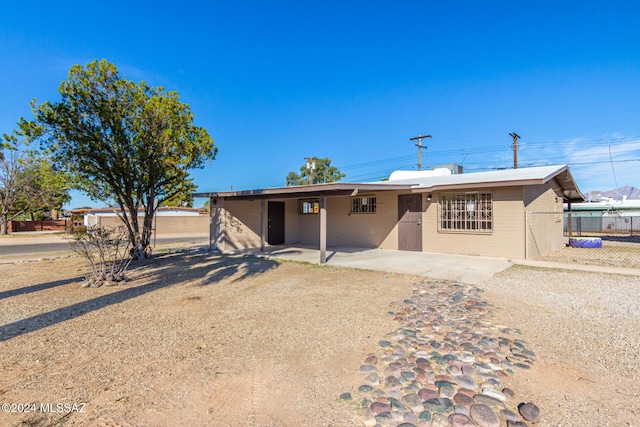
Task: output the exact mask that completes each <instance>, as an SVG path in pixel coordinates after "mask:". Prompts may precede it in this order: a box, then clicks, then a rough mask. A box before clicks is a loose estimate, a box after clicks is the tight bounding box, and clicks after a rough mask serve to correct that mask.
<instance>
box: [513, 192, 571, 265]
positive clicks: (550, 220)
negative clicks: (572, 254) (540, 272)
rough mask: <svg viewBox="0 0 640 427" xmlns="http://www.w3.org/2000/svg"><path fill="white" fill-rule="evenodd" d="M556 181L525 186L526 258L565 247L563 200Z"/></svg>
mask: <svg viewBox="0 0 640 427" xmlns="http://www.w3.org/2000/svg"><path fill="white" fill-rule="evenodd" d="M558 188H559V186H558V185H557V184H556V183H555V181H551V182H549V183H547V184H545V185H537V186H530V187H525V188H524V190H523V200H524V201H525V210H526V215H527V258H536V257H539V256H541V255H544V254H546V253H549V252H551V251H554V250H557V249H560V248H562V247H564V246H565V244H566V242H567V240H566V238H565V237H564V231H563V221H564V214H563V200H562V194H560V191H559V190H558Z"/></svg>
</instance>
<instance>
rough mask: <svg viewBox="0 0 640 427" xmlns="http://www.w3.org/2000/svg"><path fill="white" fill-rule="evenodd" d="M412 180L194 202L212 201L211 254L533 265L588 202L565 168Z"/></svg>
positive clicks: (559, 242) (221, 195)
mask: <svg viewBox="0 0 640 427" xmlns="http://www.w3.org/2000/svg"><path fill="white" fill-rule="evenodd" d="M396 175H397V174H396ZM409 175H410V176H411V177H409V178H407V177H406V174H405V176H404V177H403V176H402V174H400V177H399V178H396V177H394V175H392V176H391V177H390V180H389V181H381V182H372V183H346V182H337V183H330V184H317V185H308V186H295V187H282V188H267V189H258V190H247V191H223V192H218V193H198V194H195V195H194V196H196V197H209V198H210V203H211V230H210V241H211V247H212V249H216V250H219V251H221V252H225V253H228V252H235V251H242V250H247V249H256V248H261V249H264V248H265V247H266V246H268V245H305V246H308V245H312V246H314V247H317V248H319V249H320V252H321V255H320V257H321V262H324V261H325V259H326V258H325V251H326V248H327V247H355V248H383V249H399V250H411V251H424V252H437V253H451V254H465V255H482V256H491V257H504V258H519V259H526V258H532V257H535V256H538V255H540V254H542V253H544V252H547V251H550V250H554V249H557V248H559V247H561V246H564V244H565V242H566V239H565V238H564V236H563V224H562V212H563V203H567V202H568V203H575V202H582V201H584V197H583V195H582V194H581V192H580V190H579V189H578V187H577V185H576V183H575V181H574V179H573V177H572V176H571V173H570V171H569V168H568V167H567V166H566V165H556V166H543V167H533V168H522V169H515V170H498V171H492V172H478V173H467V174H455V175H454V174H446V175H435V176H420V174H414V175H411V174H409ZM424 175H426V174H424ZM532 212H557V213H558V214H559V216H557V217H556V219H554V220H551V221H534V222H531V221H528V220H527V214H528V213H532ZM558 218H559V220H558Z"/></svg>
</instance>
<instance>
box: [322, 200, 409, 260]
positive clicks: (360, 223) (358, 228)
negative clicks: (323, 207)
mask: <svg viewBox="0 0 640 427" xmlns="http://www.w3.org/2000/svg"><path fill="white" fill-rule="evenodd" d="M397 195H398V193H397V192H378V193H366V194H359V195H358V196H359V197H372V196H375V197H376V212H375V213H351V214H350V213H349V211H350V210H351V198H350V197H334V198H329V199H328V203H327V244H328V245H332V246H353V247H362V248H378V247H379V248H385V249H397V247H398V244H397V230H395V229H396V227H397V222H398V196H397ZM394 230H395V233H396V234H395V235H396V238H395V240H393V233H394Z"/></svg>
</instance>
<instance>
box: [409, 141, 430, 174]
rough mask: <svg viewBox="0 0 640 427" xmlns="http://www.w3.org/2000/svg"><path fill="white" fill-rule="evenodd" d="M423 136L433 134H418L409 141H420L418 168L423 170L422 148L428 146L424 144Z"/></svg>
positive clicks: (417, 145)
mask: <svg viewBox="0 0 640 427" xmlns="http://www.w3.org/2000/svg"><path fill="white" fill-rule="evenodd" d="M422 138H431V135H425V136H422V135H418V136H416V137H413V138H409V141H416V140H417V141H418V143H417V144H416V147H418V170H419V171H421V170H422V149H423V148H427V146H426V145H425V146H423V145H422Z"/></svg>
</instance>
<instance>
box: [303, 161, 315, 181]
mask: <svg viewBox="0 0 640 427" xmlns="http://www.w3.org/2000/svg"><path fill="white" fill-rule="evenodd" d="M304 159H305V160H306V161H307V169H309V184H308V185H311V184H313V172H314V171H315V170H316V162H315V160H314V159H313V157H305V158H304Z"/></svg>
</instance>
